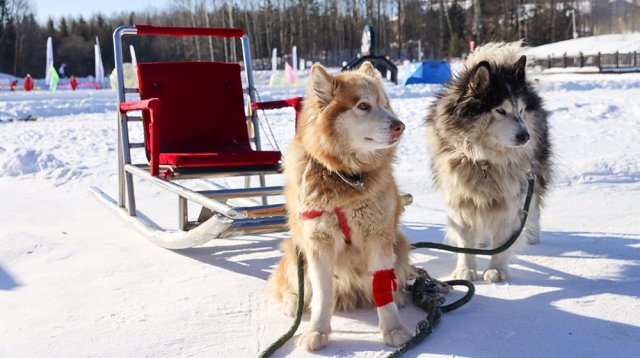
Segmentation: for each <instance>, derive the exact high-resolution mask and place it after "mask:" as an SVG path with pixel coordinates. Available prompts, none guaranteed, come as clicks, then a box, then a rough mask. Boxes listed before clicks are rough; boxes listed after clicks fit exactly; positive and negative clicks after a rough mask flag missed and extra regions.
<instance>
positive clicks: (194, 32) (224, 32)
mask: <svg viewBox="0 0 640 358" xmlns="http://www.w3.org/2000/svg"><path fill="white" fill-rule="evenodd" d="M134 26H135V27H136V30H138V33H137V34H138V35H167V36H215V37H242V36H244V34H245V33H244V30H243V29H238V28H231V27H229V28H227V27H177V26H151V25H134Z"/></svg>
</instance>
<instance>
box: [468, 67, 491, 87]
mask: <svg viewBox="0 0 640 358" xmlns="http://www.w3.org/2000/svg"><path fill="white" fill-rule="evenodd" d="M490 84H491V65H490V64H489V62H487V61H481V62H480V63H478V64H477V65H476V66H475V67H474V68H473V69H472V70H471V78H470V79H469V89H470V90H472V91H473V92H474V93H482V92H483V91H484V90H485V89H486V88H489V85H490Z"/></svg>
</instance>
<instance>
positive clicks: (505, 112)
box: [496, 108, 507, 116]
mask: <svg viewBox="0 0 640 358" xmlns="http://www.w3.org/2000/svg"><path fill="white" fill-rule="evenodd" d="M496 112H498V114H501V115H503V116H504V115H506V114H507V111H505V110H504V109H502V108H498V109H496Z"/></svg>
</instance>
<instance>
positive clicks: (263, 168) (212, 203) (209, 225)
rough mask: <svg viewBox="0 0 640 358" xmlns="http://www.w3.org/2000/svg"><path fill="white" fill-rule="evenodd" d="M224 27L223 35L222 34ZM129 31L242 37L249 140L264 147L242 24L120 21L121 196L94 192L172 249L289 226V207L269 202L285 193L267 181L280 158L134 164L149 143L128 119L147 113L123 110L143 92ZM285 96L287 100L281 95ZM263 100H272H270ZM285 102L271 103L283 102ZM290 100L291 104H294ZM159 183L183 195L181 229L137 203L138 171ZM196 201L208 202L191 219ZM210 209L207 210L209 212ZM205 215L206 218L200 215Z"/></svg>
mask: <svg viewBox="0 0 640 358" xmlns="http://www.w3.org/2000/svg"><path fill="white" fill-rule="evenodd" d="M219 33H223V35H221V36H218V35H217V34H219ZM124 35H167V36H215V37H230V38H241V41H242V53H243V61H244V70H245V76H246V87H245V88H244V89H243V91H244V92H245V93H246V100H245V115H246V117H247V119H248V121H247V125H248V133H249V140H250V143H251V144H253V146H254V147H255V150H258V151H259V150H260V149H261V142H260V133H259V123H258V116H257V108H258V107H260V106H259V105H260V103H257V104H256V103H255V98H256V95H255V88H254V82H253V73H252V67H251V53H250V47H249V38H248V36H247V35H246V34H245V33H244V31H243V30H241V29H231V28H185V27H154V26H148V25H144V26H143V25H136V26H120V27H118V28H117V29H116V30H115V32H114V34H113V40H114V41H113V42H114V56H115V66H116V76H117V82H118V150H117V152H118V197H117V199H116V200H113V199H111V198H110V197H109V196H108V195H107V194H105V193H104V192H103V191H101V190H100V189H98V188H96V187H93V188H91V192H92V193H93V194H95V195H96V197H97V198H98V199H99V200H101V201H102V202H104V203H105V204H109V205H110V206H112V207H114V208H116V210H117V211H118V212H119V213H120V214H121V215H122V216H123V217H125V218H126V220H127V221H129V222H130V223H132V224H133V225H134V226H135V227H136V228H137V229H139V230H140V231H141V232H142V233H143V234H144V236H145V237H146V238H147V239H149V240H150V241H151V242H153V243H155V244H157V245H159V246H161V247H165V248H168V249H183V248H189V247H193V246H198V245H201V244H204V243H206V242H207V241H210V240H212V239H215V238H223V237H230V236H239V235H247V234H265V233H272V232H279V231H284V230H286V229H287V220H286V213H285V209H284V205H283V204H276V205H268V203H267V197H268V196H273V195H282V191H283V188H282V187H281V186H274V187H267V186H266V183H265V175H267V174H277V173H281V169H280V165H279V163H278V164H276V165H258V166H253V167H251V166H249V167H247V166H244V167H224V168H216V167H210V168H202V170H199V169H200V168H197V169H194V168H186V170H182V169H181V168H174V167H169V166H160V168H161V170H165V169H167V168H170V169H172V171H173V173H172V174H171V175H170V176H165V177H164V178H163V177H161V176H153V175H151V170H150V165H149V164H133V163H132V161H131V149H135V148H141V149H144V148H145V144H144V143H132V142H131V141H130V139H129V127H128V126H129V123H131V122H139V123H140V124H141V123H142V117H140V116H130V115H129V114H128V112H126V111H122V110H120V105H121V104H122V103H125V102H127V94H138V93H139V90H138V89H137V88H126V87H125V82H124V70H123V68H124V63H123V52H122V38H123V36H124ZM276 102H282V101H276ZM264 104H269V102H265V103H264ZM284 106H286V104H283V103H279V104H278V105H276V106H267V107H266V108H268V109H269V108H280V107H284ZM289 106H290V105H289ZM134 175H135V176H136V177H138V178H141V179H143V180H144V181H147V182H150V183H152V184H154V185H157V186H159V187H160V188H162V189H165V190H168V191H169V192H172V193H174V194H177V195H178V226H179V227H178V230H168V229H164V228H162V227H161V226H159V225H158V224H156V223H155V222H153V221H152V220H151V219H149V218H148V217H146V216H145V215H144V214H142V213H141V212H139V211H137V209H136V201H135V193H134V182H133V176H134ZM225 176H244V177H245V188H241V189H225V190H203V191H194V190H191V189H189V188H187V187H185V186H182V185H180V184H177V183H174V182H172V181H171V180H176V179H194V178H207V177H225ZM250 176H258V178H259V187H255V188H251V187H249V185H250ZM249 197H254V198H255V197H260V198H261V199H262V200H261V205H260V204H258V205H253V206H251V205H250V206H232V205H229V204H227V203H225V202H224V200H226V199H231V198H249ZM188 201H192V202H194V203H196V204H199V205H201V206H202V207H203V209H202V212H201V214H200V218H199V219H198V220H196V221H189V220H188V209H187V207H188V206H187V203H188ZM207 210H208V213H207ZM201 219H202V220H201Z"/></svg>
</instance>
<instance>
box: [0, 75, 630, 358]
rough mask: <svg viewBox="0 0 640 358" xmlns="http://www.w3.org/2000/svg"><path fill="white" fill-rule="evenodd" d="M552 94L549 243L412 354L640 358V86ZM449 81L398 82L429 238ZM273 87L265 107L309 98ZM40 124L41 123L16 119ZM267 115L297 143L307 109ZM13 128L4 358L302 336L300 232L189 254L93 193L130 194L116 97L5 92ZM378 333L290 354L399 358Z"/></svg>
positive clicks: (606, 80) (407, 176) (420, 228)
mask: <svg viewBox="0 0 640 358" xmlns="http://www.w3.org/2000/svg"><path fill="white" fill-rule="evenodd" d="M538 86H539V88H540V90H541V93H542V96H543V97H544V99H545V100H546V104H547V108H548V110H549V111H550V112H551V117H550V124H551V134H552V139H553V144H554V151H555V153H556V155H555V157H554V161H555V164H556V166H555V168H556V179H555V183H554V184H553V188H552V190H551V193H550V195H549V199H548V202H547V206H546V209H545V210H544V211H543V215H542V227H543V230H544V232H543V234H542V242H541V244H539V245H537V246H523V247H522V248H521V249H520V255H519V256H518V257H517V258H516V259H515V260H514V262H513V265H512V277H511V279H510V280H509V282H508V283H504V284H490V283H483V282H479V283H477V286H476V288H477V294H476V296H475V298H474V299H473V300H472V301H471V302H470V303H469V304H468V305H467V306H465V307H463V308H461V309H459V310H457V311H455V312H453V313H450V314H447V315H445V316H444V317H443V321H442V323H441V324H440V326H439V328H438V329H437V330H436V332H435V333H434V334H433V335H432V336H431V337H429V338H428V339H427V340H426V341H424V342H423V343H422V344H420V345H419V346H418V347H417V348H415V349H413V350H412V351H410V352H409V353H408V354H407V356H408V357H412V356H413V357H414V356H424V357H448V356H458V357H461V356H462V357H585V356H597V357H602V356H607V357H636V356H637V354H638V351H640V344H639V343H638V338H639V337H640V298H639V297H638V296H639V295H640V279H639V277H640V159H639V158H640V146H639V145H638V141H639V139H640V101H639V100H638V98H640V76H638V75H556V76H553V77H540V78H539V82H538ZM438 88H439V87H438V86H436V85H424V86H411V87H402V86H395V85H389V87H388V89H389V92H390V94H391V97H392V104H393V107H394V108H395V110H396V112H397V113H398V115H399V116H400V118H401V119H402V120H403V121H404V122H405V123H406V125H407V130H406V137H405V138H404V139H403V142H402V144H401V146H400V148H399V151H398V160H397V164H396V167H395V168H396V176H397V180H398V182H399V184H400V186H401V188H402V190H404V191H407V192H410V193H411V194H413V196H414V198H415V202H414V204H413V205H411V206H410V207H408V208H407V210H406V212H405V214H404V215H403V221H402V229H403V230H404V231H405V232H406V233H407V234H408V235H409V236H410V237H411V239H412V240H413V241H424V240H429V241H438V242H439V241H441V239H442V229H443V227H444V224H445V212H444V207H443V203H442V199H441V196H440V195H439V194H437V193H436V192H435V191H434V189H433V187H432V184H431V179H430V178H431V173H430V170H429V159H428V156H427V143H426V141H425V140H426V135H425V128H424V124H423V120H424V117H425V108H426V107H427V105H428V104H429V103H430V102H431V101H432V100H433V94H434V92H435V91H437V90H438ZM259 89H260V95H261V97H262V99H263V100H268V99H276V98H282V97H288V96H293V95H301V94H302V92H301V91H302V90H301V89H299V88H296V89H274V88H268V87H259ZM28 115H31V116H33V117H38V120H37V121H28V122H21V121H16V122H12V121H7V119H10V118H24V117H26V116H28ZM267 118H268V120H269V121H270V123H271V125H272V127H273V131H274V133H275V137H276V138H277V139H278V143H279V145H280V147H281V148H283V149H285V150H286V147H287V143H288V142H289V140H290V139H291V137H292V134H293V117H292V113H291V112H290V111H288V110H280V111H275V112H272V113H268V114H267ZM0 119H2V120H3V121H2V122H0V197H1V198H2V206H1V208H0V337H1V339H0V357H253V356H256V355H257V354H258V352H260V351H261V350H262V349H264V348H265V347H266V346H267V345H268V344H270V343H271V342H272V341H273V340H275V339H276V338H277V337H279V336H280V335H281V334H282V333H283V332H285V331H286V330H287V328H288V327H289V324H290V323H291V319H290V318H288V317H285V316H283V315H281V314H280V313H279V312H278V310H277V307H276V304H275V302H273V301H272V300H271V299H270V298H269V297H268V296H267V294H266V292H265V288H266V284H265V283H266V279H267V277H268V275H269V272H270V271H271V270H272V268H273V266H274V265H275V263H276V262H277V260H278V257H279V255H280V254H279V252H278V250H277V246H278V243H279V242H280V241H281V239H282V238H283V237H284V236H286V234H277V235H265V236H262V237H253V236H251V237H239V238H233V239H225V240H218V241H215V242H212V243H210V244H208V245H206V246H205V247H199V248H193V249H189V250H183V251H176V252H172V251H168V250H163V249H160V248H158V247H155V246H153V245H151V244H149V243H148V242H146V241H145V240H144V239H143V238H142V237H141V236H140V235H139V234H138V233H137V232H136V231H135V230H133V229H132V228H131V227H129V226H127V224H125V223H124V222H123V221H121V219H120V218H119V217H117V216H116V215H114V214H113V213H112V212H110V211H109V210H108V209H106V208H105V207H104V206H102V204H100V203H99V202H98V201H96V200H95V199H94V198H93V197H92V196H91V195H90V194H89V192H88V188H89V187H90V186H91V185H97V186H99V187H101V188H103V189H105V190H106V191H107V192H109V193H110V194H111V195H114V194H115V190H116V189H115V186H116V175H115V174H116V162H115V148H116V131H115V94H114V93H113V92H111V91H99V92H95V91H88V90H85V91H78V92H56V93H49V92H34V93H19V92H16V93H11V92H0ZM265 132H266V131H263V133H265ZM140 135H141V134H140V130H138V129H135V130H133V136H134V137H138V138H139V137H140ZM265 142H266V139H265ZM267 146H268V145H267ZM136 157H137V158H141V156H140V155H137V156H136ZM271 182H272V183H280V182H281V180H280V178H277V177H276V178H273V179H272V180H271ZM221 183H222V184H223V185H228V186H232V185H238V181H237V180H224V181H222V182H221ZM198 185H199V186H203V187H206V186H211V185H213V182H211V181H202V182H200V183H198ZM137 188H138V190H139V196H138V200H139V204H140V209H141V210H143V211H144V212H146V213H150V214H151V215H152V217H153V218H155V219H163V218H164V219H168V221H169V223H170V224H171V225H175V224H176V221H177V220H176V218H175V217H176V216H177V215H176V210H177V205H176V204H177V200H176V199H175V196H173V195H169V194H166V193H164V192H161V191H160V190H158V189H157V188H155V187H151V186H148V185H142V184H138V186H137ZM413 260H414V262H415V263H416V264H418V265H422V266H424V267H426V268H427V269H428V270H429V272H430V273H431V274H432V275H435V276H436V277H438V278H443V279H445V278H447V276H448V274H449V273H450V272H451V270H452V269H453V268H454V264H455V256H454V255H453V254H449V253H443V252H438V251H428V250H421V251H420V252H415V253H414V254H413ZM486 263H487V260H486V259H480V265H481V267H483V266H482V265H486ZM458 295H459V294H458ZM401 315H402V317H403V319H404V320H405V321H406V324H407V326H410V327H411V326H414V325H415V323H416V322H417V321H418V320H419V319H421V318H423V317H424V313H423V312H422V311H420V310H419V309H416V308H415V307H412V306H409V307H406V308H404V309H402V310H401ZM306 319H308V316H305V318H304V320H303V323H302V327H301V329H303V328H304V326H305V325H306ZM376 326H377V318H376V315H375V311H374V310H360V311H357V312H350V313H346V314H345V313H340V314H337V315H336V316H335V317H334V320H333V324H332V327H333V342H332V344H331V345H330V346H329V347H328V348H326V349H324V350H321V351H319V352H316V353H315V354H310V353H306V352H302V351H300V350H297V349H295V345H294V343H293V341H291V342H289V343H287V345H285V346H284V347H283V348H282V349H281V350H280V351H278V352H277V354H276V356H278V357H282V356H286V355H290V356H295V357H308V356H315V355H318V356H328V357H337V356H339V357H345V356H347V357H382V356H385V355H386V354H387V353H388V352H390V351H391V349H390V348H388V347H385V346H384V345H383V344H382V343H381V338H380V335H379V333H378V329H377V327H376Z"/></svg>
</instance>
